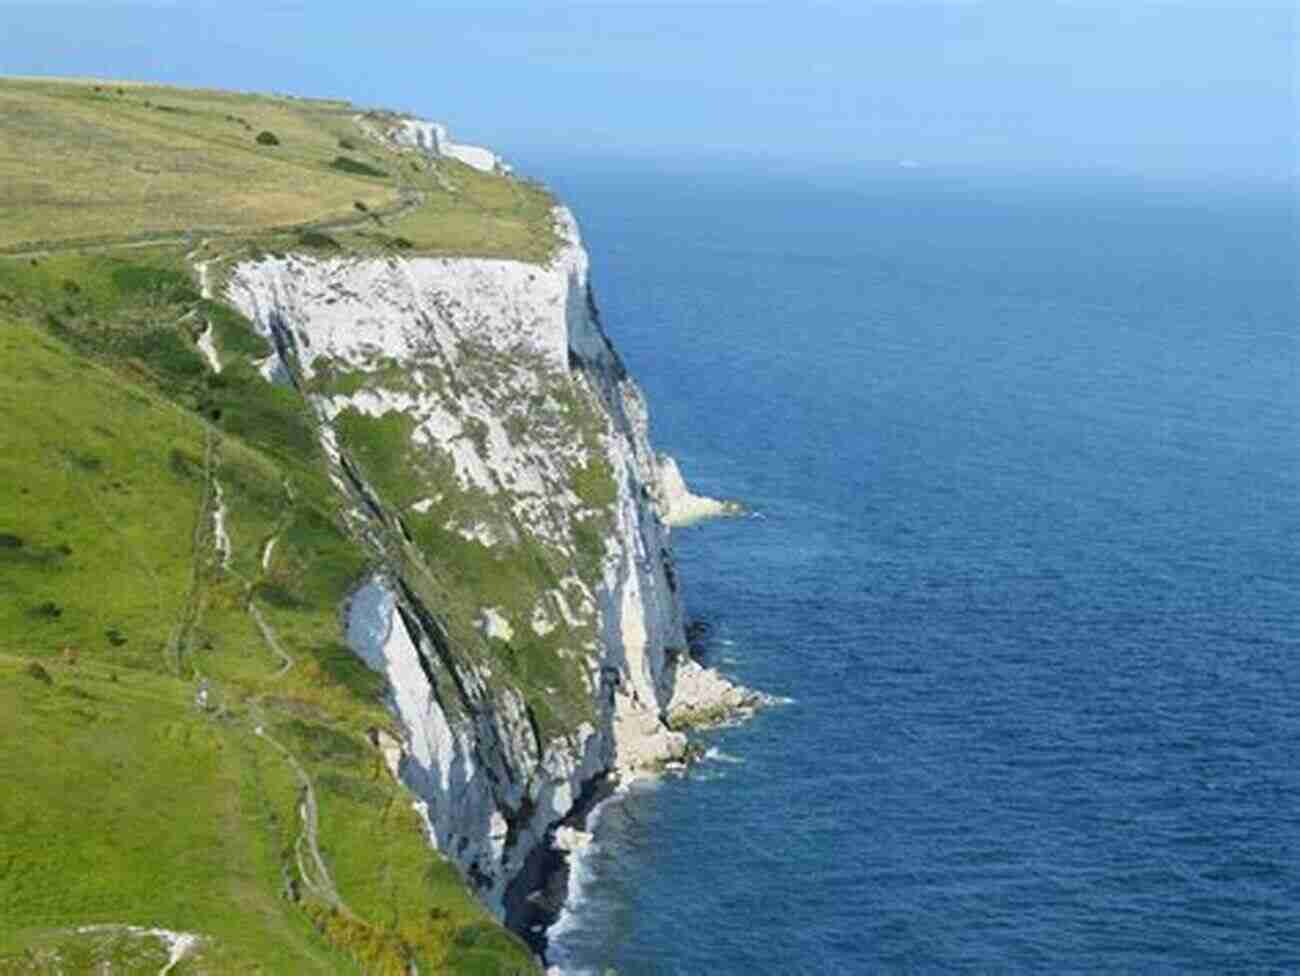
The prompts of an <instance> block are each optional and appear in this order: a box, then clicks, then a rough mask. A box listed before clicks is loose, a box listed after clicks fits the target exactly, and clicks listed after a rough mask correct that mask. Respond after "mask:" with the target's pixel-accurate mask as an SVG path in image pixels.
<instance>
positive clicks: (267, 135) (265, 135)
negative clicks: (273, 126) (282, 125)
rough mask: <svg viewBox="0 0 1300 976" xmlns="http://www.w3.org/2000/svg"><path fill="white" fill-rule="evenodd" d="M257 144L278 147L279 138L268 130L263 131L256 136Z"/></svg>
mask: <svg viewBox="0 0 1300 976" xmlns="http://www.w3.org/2000/svg"><path fill="white" fill-rule="evenodd" d="M257 144H258V145H259V146H278V145H279V144H280V137H279V136H277V135H276V134H275V133H274V132H271V131H269V130H268V129H263V130H262V131H261V132H259V133H258V134H257Z"/></svg>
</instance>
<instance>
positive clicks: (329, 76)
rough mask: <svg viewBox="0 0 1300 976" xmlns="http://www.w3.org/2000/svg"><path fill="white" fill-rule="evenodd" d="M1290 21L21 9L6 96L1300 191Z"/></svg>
mask: <svg viewBox="0 0 1300 976" xmlns="http://www.w3.org/2000/svg"><path fill="white" fill-rule="evenodd" d="M1295 41H1296V38H1295V7H1294V5H1293V4H1292V3H1288V2H1279V0H1265V2H1251V0H1244V2H1229V0H1200V2H1198V0H1182V2H1180V0H1163V2H1157V0H1071V2H1067V0H1058V2H1051V0H983V2H981V0H966V2H962V0H950V2H930V0H856V2H852V0H827V2H820V3H817V2H802V3H801V2H786V3H744V2H709V3H688V2H677V3H671V2H670V3H664V2H648V3H633V2H621V0H602V2H591V3H581V4H579V3H559V2H555V0H495V2H486V3H476V4H458V5H453V4H432V3H418V2H417V3H390V4H381V3H375V2H357V0H348V2H336V0H313V2H305V0H259V2H250V0H221V2H215V0H189V2H181V0H153V2H142V0H99V2H92V0H44V2H41V3H31V2H26V0H24V2H13V0H0V72H3V73H11V74H77V75H90V74H93V75H99V76H106V77H126V78H138V79H148V80H161V81H168V82H175V83H181V84H198V85H210V86H217V87H233V88H248V89H257V90H274V91H287V92H293V93H298V94H312V95H337V96H342V97H347V98H350V99H352V100H354V101H357V102H359V103H362V104H366V105H383V106H387V107H392V108H401V109H405V110H409V111H413V112H416V113H419V114H423V115H427V116H430V117H434V118H438V119H442V120H445V121H447V122H449V123H450V124H451V125H452V127H453V128H454V130H455V131H456V132H457V133H458V134H459V135H460V136H462V137H464V138H465V139H467V140H480V141H483V142H486V143H488V144H491V145H493V146H495V147H498V148H500V149H501V150H502V151H503V152H504V153H505V154H506V155H508V156H510V155H514V156H517V157H518V156H528V155H538V156H549V157H555V156H559V155H583V156H594V155H612V156H634V157H658V158H670V157H671V158H676V159H678V160H680V161H685V162H692V161H698V162H701V163H703V162H709V161H714V162H716V161H725V160H728V159H737V158H739V159H745V160H757V161H760V162H765V163H767V164H770V165H778V166H780V165H794V166H802V165H813V164H816V165H820V166H829V165H838V166H845V165H847V166H853V165H860V164H868V165H871V164H881V163H883V164H887V165H903V166H906V167H908V168H926V167H946V166H961V167H969V166H978V167H991V168H1011V169H1017V170H1024V169H1031V170H1041V171H1045V172H1058V173H1068V172H1077V171H1079V170H1085V171H1100V172H1119V173H1131V174H1139V175H1142V176H1145V177H1150V178H1156V179H1162V178H1191V179H1194V180H1197V181H1206V180H1208V181H1213V182H1224V183H1230V184H1234V185H1241V184H1251V183H1256V182H1269V183H1277V182H1279V181H1283V180H1288V179H1292V178H1293V177H1294V174H1295V168H1296V155H1295V148H1296V143H1295V127H1296V114H1297V113H1296V105H1295V100H1296V88H1295V79H1294V70H1295V55H1296V50H1295V47H1296V44H1295Z"/></svg>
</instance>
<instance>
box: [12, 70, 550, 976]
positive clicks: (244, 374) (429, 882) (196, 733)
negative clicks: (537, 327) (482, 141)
mask: <svg viewBox="0 0 1300 976" xmlns="http://www.w3.org/2000/svg"><path fill="white" fill-rule="evenodd" d="M98 87H99V88H100V90H99V91H96V90H95V88H96V83H92V82H84V83H83V82H77V83H73V82H67V83H52V82H16V81H3V82H0V129H3V130H4V134H3V136H0V145H2V146H4V147H5V148H4V150H3V151H0V157H2V158H0V228H2V229H0V234H4V235H7V237H6V238H5V243H6V244H10V245H15V246H16V245H17V244H19V243H20V242H22V241H30V240H32V239H33V238H34V237H35V236H40V237H43V238H45V239H46V240H50V241H51V243H50V244H48V245H46V246H42V247H41V248H40V249H39V250H38V251H35V252H33V251H31V250H26V251H25V252H24V253H23V254H21V256H20V255H17V254H11V255H9V256H0V778H2V779H3V782H4V789H3V790H0V974H17V973H23V974H27V973H54V972H94V971H100V969H101V968H102V966H103V965H104V964H105V963H111V964H112V966H113V969H112V971H113V972H149V973H157V972H158V971H159V970H160V969H162V968H163V966H165V965H166V963H167V958H168V955H167V953H168V950H167V946H166V944H165V943H164V942H162V941H161V940H159V939H158V938H157V937H156V936H150V935H149V934H148V933H147V932H146V931H143V930H148V929H153V928H158V929H166V930H170V931H174V932H184V933H193V934H194V935H196V936H197V937H198V939H199V941H198V942H197V943H195V945H194V947H193V948H192V949H191V950H190V952H189V954H188V955H187V956H186V958H185V959H184V960H183V961H181V962H180V963H179V964H178V965H176V966H175V967H174V968H173V969H172V970H170V971H171V972H172V973H174V974H177V976H179V974H182V973H240V974H243V973H258V972H261V973H268V974H270V973H337V972H366V973H403V974H404V973H406V972H408V971H409V966H410V964H411V963H415V964H416V965H417V966H418V967H419V971H420V972H421V973H425V974H427V973H439V972H450V973H482V974H487V973H515V972H518V973H523V972H529V973H531V972H534V971H535V968H534V966H533V963H532V962H531V959H530V957H529V955H528V953H527V950H526V949H525V948H524V946H523V945H522V943H520V942H519V941H518V940H517V939H515V938H514V937H513V936H511V935H509V934H508V933H506V932H505V930H503V929H502V928H501V927H500V926H498V925H496V923H495V922H493V921H492V920H491V919H490V918H489V917H488V916H487V914H486V913H485V912H484V911H483V909H482V908H481V907H480V906H479V905H478V903H477V902H475V901H474V900H473V899H472V898H471V897H470V895H469V894H468V893H467V891H466V890H465V888H464V886H463V885H462V883H461V881H460V879H459V877H458V875H457V874H456V872H455V870H454V869H453V868H452V867H451V866H450V865H449V864H448V863H447V862H446V861H444V860H443V859H442V858H441V857H439V856H438V855H437V854H436V853H434V852H433V851H432V850H431V849H430V847H429V846H428V844H427V842H426V840H425V838H424V836H423V833H422V828H421V824H420V822H419V819H418V817H417V816H416V814H415V812H414V811H413V809H412V808H411V805H410V796H409V794H408V793H406V791H405V790H404V789H403V788H401V787H400V786H399V785H398V784H396V783H395V782H394V781H393V779H392V777H391V775H390V774H389V772H388V770H387V769H386V767H385V766H384V763H383V762H382V758H381V755H380V753H379V751H378V750H377V749H376V748H375V746H374V745H373V739H372V730H375V729H388V728H390V727H391V723H392V719H391V716H390V715H389V714H388V712H387V710H386V709H385V708H384V706H383V704H382V701H381V698H380V695H381V692H382V682H381V681H380V679H379V678H378V677H377V676H375V675H374V674H372V673H371V672H369V671H368V670H367V669H365V667H364V666H363V665H361V663H360V662H359V661H358V660H357V659H356V658H355V657H354V656H353V655H352V654H351V653H350V652H349V651H348V650H347V648H346V647H344V646H343V645H342V644H341V643H340V636H341V635H340V627H339V609H340V606H341V604H342V602H343V600H344V598H345V597H346V594H347V593H348V592H349V590H350V589H351V587H353V586H354V585H355V583H356V582H357V580H358V579H359V578H360V577H361V576H362V575H363V574H364V573H365V571H366V570H367V566H368V557H367V555H366V551H365V549H364V548H363V547H362V546H360V545H358V544H357V543H356V542H355V541H354V540H352V539H351V538H349V536H348V534H347V532H346V531H345V529H344V528H343V526H344V520H343V518H342V517H341V513H340V510H339V508H340V504H341V501H340V498H339V496H338V495H337V493H336V492H335V490H334V488H333V487H332V485H331V484H330V482H329V479H328V475H327V472H326V468H325V463H324V459H323V457H322V456H321V455H320V452H319V448H318V444H317V437H316V431H315V430H314V427H313V420H312V418H311V417H310V415H309V414H308V412H307V411H306V410H305V409H304V407H303V405H302V402H301V400H300V399H299V398H298V397H297V395H296V394H294V393H293V392H292V391H289V390H286V389H285V388H282V387H276V386H272V385H270V384H267V383H265V382H264V381H262V380H261V378H260V377H258V376H257V374H256V372H255V371H254V368H253V366H252V361H253V360H254V359H255V358H257V357H259V356H261V355H264V354H265V353H266V351H267V350H266V348H265V344H264V341H263V340H262V339H260V338H259V337H258V336H256V335H255V334H254V333H253V332H252V331H251V329H250V328H249V326H248V325H247V323H245V322H243V321H242V320H241V319H240V318H239V317H238V316H237V315H235V314H234V313H233V312H231V311H230V310H229V309H226V308H224V307H222V306H219V305H216V304H215V303H212V302H209V301H207V300H205V299H203V298H202V297H201V296H200V295H199V293H198V290H197V288H196V284H195V282H194V280H193V273H192V270H191V269H190V268H189V267H188V265H187V263H186V257H185V250H184V247H183V246H182V245H181V243H180V242H178V241H172V240H170V239H169V238H168V236H167V235H168V234H172V233H174V232H176V231H178V230H184V229H185V228H186V224H187V222H189V221H195V222H203V223H210V224H211V225H212V226H214V227H217V226H222V227H225V228H227V230H226V231H224V232H223V236H221V237H220V240H221V242H222V245H223V247H250V248H251V247H255V246H267V243H268V242H275V241H277V240H280V241H285V242H289V244H292V242H293V241H294V240H295V239H296V237H297V236H300V235H299V234H297V233H296V232H291V233H285V234H280V235H279V236H278V237H277V236H276V232H274V231H272V230H268V227H269V226H270V225H272V224H274V223H276V222H285V221H288V222H293V221H300V220H318V219H320V218H321V217H323V216H328V215H329V214H330V213H331V211H332V210H334V209H338V210H346V209H347V208H348V207H351V206H352V204H351V201H352V200H353V199H362V198H363V195H364V194H367V193H369V194H372V196H370V197H366V198H365V199H371V200H374V201H375V202H376V206H380V205H383V204H384V201H396V200H398V198H399V195H400V194H402V193H407V192H408V188H407V184H405V183H404V184H402V185H399V184H398V182H397V180H396V178H395V177H391V176H390V177H385V178H379V177H367V176H363V175H355V174H348V173H341V172H339V171H331V170H330V168H329V167H328V165H326V164H323V163H322V162H321V160H322V159H326V162H328V159H332V158H334V156H336V155H338V154H339V149H338V140H339V139H340V138H347V139H350V140H351V139H353V138H356V139H359V138H360V137H359V136H355V135H354V136H346V135H341V133H344V132H347V131H348V126H349V125H350V124H351V123H350V121H349V120H350V118H351V113H352V111H353V110H351V109H349V108H347V107H346V106H343V105H341V104H339V103H316V102H297V101H293V102H290V101H286V100H278V99H258V98H253V97H249V96H238V95H223V94H219V93H185V92H176V91H171V90H162V89H152V88H143V87H133V86H121V88H122V91H121V93H119V92H118V90H117V89H118V86H116V85H113V86H109V85H105V84H103V83H99V84H98ZM146 103H152V104H146ZM159 104H165V105H167V106H170V107H171V108H183V109H185V111H171V110H170V109H160V108H159V107H158V105H159ZM226 115H231V116H234V117H236V119H241V118H242V119H245V120H246V121H247V123H248V126H249V128H245V126H244V124H243V123H242V122H239V121H236V122H229V121H228V120H226V118H225V116H226ZM24 119H25V120H26V121H25V122H24V121H23V120H24ZM263 128H265V129H268V130H274V131H276V132H277V134H278V136H279V138H280V146H278V147H270V148H266V147H258V146H257V145H256V144H255V142H254V140H253V138H252V137H253V136H255V135H256V132H257V131H261V130H262V129H263ZM250 130H251V134H250ZM19 131H21V132H22V140H18V139H16V138H11V137H12V136H13V135H14V133H17V132H19ZM355 144H357V145H360V143H359V142H357V143H355ZM79 150H81V151H79ZM277 153H278V155H277ZM92 157H93V160H94V164H95V165H94V167H93V168H88V164H87V159H88V158H92ZM327 158H328V159H327ZM356 158H366V159H370V160H372V161H373V163H374V165H375V167H376V168H381V167H384V168H387V169H388V171H390V172H395V171H396V169H397V168H398V164H399V163H401V164H404V165H407V166H408V169H410V170H411V172H412V173H413V174H414V172H415V170H414V169H412V168H411V167H410V166H409V163H410V162H411V160H409V159H408V158H406V157H405V156H402V155H401V154H397V153H393V152H390V151H389V150H386V149H383V148H382V147H379V146H377V145H375V146H373V147H372V148H368V149H367V150H366V151H365V152H364V153H362V152H360V151H358V152H357V154H356ZM219 164H220V165H219ZM141 166H144V167H154V168H158V169H160V170H163V171H165V173H166V174H167V175H166V180H159V181H155V183H154V184H153V186H152V188H148V187H146V188H145V189H143V190H141V189H140V187H139V185H138V184H131V183H130V182H129V180H130V177H129V174H131V173H134V172H138V171H139V167H141ZM222 166H226V167H227V168H225V169H222ZM421 166H423V164H421ZM462 170H464V172H462ZM233 173H238V174H242V176H243V177H245V178H243V179H242V180H241V179H240V178H237V177H235V176H233V175H232V174H233ZM96 174H97V175H96ZM420 174H421V178H427V182H426V183H425V184H422V185H421V186H420V187H418V188H417V189H418V193H419V194H421V195H420V196H419V197H418V206H413V208H412V209H411V210H410V211H409V212H408V213H407V214H406V216H405V217H403V218H402V219H403V220H406V221H407V223H404V224H401V229H402V230H403V233H407V234H412V235H416V236H417V237H420V235H425V236H423V237H420V239H421V241H422V242H423V246H424V247H426V248H427V249H428V250H431V251H437V250H439V249H443V248H446V249H449V250H451V251H453V252H454V251H456V250H457V249H459V248H460V247H462V246H466V247H468V245H466V244H465V242H466V241H474V242H477V245H478V246H480V249H481V252H482V253H496V254H500V255H510V256H516V257H518V256H524V255H525V253H526V252H527V248H526V247H525V246H524V243H523V242H530V243H529V246H533V245H537V242H538V241H540V240H541V238H540V237H537V236H536V234H537V233H538V232H539V231H538V228H539V227H540V226H541V225H540V224H538V223H537V222H536V214H535V213H533V211H532V210H530V209H529V208H530V207H532V208H536V207H539V206H540V201H541V200H544V199H545V197H544V194H541V193H540V191H538V190H535V189H534V188H531V187H525V186H523V185H522V184H517V183H514V182H513V181H510V180H507V179H506V178H504V177H500V176H489V175H484V174H472V173H471V171H468V170H465V168H464V167H456V166H450V165H447V166H444V164H441V163H439V164H437V166H436V167H434V168H432V169H430V168H422V169H421V170H420ZM158 175H162V174H158ZM305 176H306V177H309V178H304V177H305ZM167 180H174V181H175V182H173V183H170V184H167V185H169V186H170V187H171V189H169V190H167V191H166V192H165V193H164V192H163V190H162V189H160V188H161V187H162V186H163V185H164V184H165V183H166V181H167ZM118 181H122V183H121V185H122V186H126V187H127V189H124V190H123V191H122V192H121V193H120V194H119V193H118V192H117V190H116V189H115V186H117V185H118ZM41 183H44V184H49V186H48V187H47V188H46V189H38V188H37V185H38V184H41ZM435 183H436V184H438V189H437V191H436V192H435V191H434V189H432V188H431V187H432V185H433V184H435ZM443 184H445V185H446V186H450V187H452V189H447V188H446V186H443ZM137 191H138V192H137ZM131 193H136V194H137V195H136V196H134V197H133V196H131V195H130V194H131ZM411 199H416V198H415V197H411ZM164 200H166V201H168V202H167V203H165V204H164V203H163V202H162V201H164ZM511 201H513V202H511ZM521 201H524V202H521ZM439 207H441V208H443V209H442V210H439V209H438V208H439ZM470 213H475V214H478V217H477V218H475V219H473V220H471V219H470V217H469V216H468V215H469V214H470ZM439 214H443V215H444V216H445V215H446V214H452V215H456V214H459V215H460V217H459V218H457V219H460V220H462V221H463V222H464V226H463V227H459V228H458V227H457V224H456V220H454V219H451V218H447V219H446V220H443V219H441V218H439V217H438V215H439ZM350 219H351V218H350ZM530 221H531V222H530ZM444 224H446V225H447V226H448V227H450V228H451V229H450V230H448V231H447V232H446V233H443V232H442V230H441V229H440V228H442V227H443V226H444ZM512 228H513V230H512ZM394 229H395V228H392V227H388V226H386V225H380V224H378V223H377V222H376V221H375V220H373V219H372V218H369V217H366V218H364V222H363V223H362V224H359V225H356V226H349V227H342V228H337V229H335V230H333V231H331V232H330V233H331V235H332V236H334V239H335V241H336V242H337V247H339V248H340V249H343V248H350V249H356V250H365V249H368V248H375V247H387V246H390V245H389V244H386V243H385V241H384V240H383V239H381V238H380V237H377V236H376V235H380V234H390V233H392V232H393V231H394ZM121 232H125V233H121ZM546 232H547V233H549V229H548V230H547V231H546ZM64 233H66V234H70V235H76V236H78V237H82V238H85V237H92V236H101V234H102V239H101V240H100V246H97V247H95V248H86V247H84V246H82V247H79V246H77V245H76V244H75V242H71V241H69V240H68V239H66V238H65V239H62V240H58V241H55V240H52V238H53V237H54V236H55V235H58V234H64ZM137 233H147V234H151V235H154V239H153V240H152V241H150V242H149V243H148V244H147V246H145V245H141V244H139V243H137V244H135V245H133V246H130V247H125V246H120V245H121V244H122V243H123V239H124V238H125V237H126V236H127V235H134V234H137ZM318 233H323V232H319V231H318ZM114 234H118V235H119V236H117V237H113V235H114ZM512 234H514V236H512ZM227 235H228V236H227ZM475 235H477V236H475ZM530 235H531V236H530ZM318 243H319V242H318ZM325 246H330V247H334V246H335V245H334V244H331V245H325ZM537 246H538V247H540V245H537ZM547 246H549V245H547ZM207 321H211V322H212V324H213V328H214V331H215V333H216V336H217V345H218V347H219V349H220V354H221V358H222V361H223V365H224V369H223V371H222V372H221V373H220V374H214V373H212V372H211V371H210V370H208V369H207V367H206V366H205V364H204V362H203V359H202V357H201V355H200V354H199V352H198V351H197V350H196V348H195V344H194V341H193V340H194V337H195V335H196V333H197V330H198V329H199V328H200V327H201V324H202V323H204V322H207ZM219 507H220V508H221V509H222V510H223V511H224V512H225V526H224V527H225V530H226V535H227V536H228V540H229V550H228V551H226V550H225V548H224V546H225V543H224V541H223V540H222V539H221V537H220V536H219V534H218V532H217V530H216V523H215V521H214V512H215V511H216V510H217V509H218V508H219ZM200 689H206V700H205V701H203V702H200V701H199V695H198V693H199V691H200Z"/></svg>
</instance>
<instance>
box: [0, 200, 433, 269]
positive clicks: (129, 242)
mask: <svg viewBox="0 0 1300 976" xmlns="http://www.w3.org/2000/svg"><path fill="white" fill-rule="evenodd" d="M424 199H425V196H424V193H423V192H421V191H418V190H417V191H409V190H403V191H402V192H401V195H400V196H399V197H398V199H397V201H396V202H395V203H393V204H392V205H390V206H387V207H375V208H372V209H371V210H370V211H369V212H368V213H365V214H362V215H360V216H352V215H348V216H346V217H334V218H328V219H325V220H317V221H307V222H304V223H300V224H285V225H282V226H276V227H249V228H245V229H242V230H217V229H215V228H204V229H203V230H202V231H181V230H178V231H164V232H162V233H153V234H134V235H130V236H123V237H100V238H69V239H66V240H62V241H50V242H44V243H39V244H15V245H11V246H8V247H2V248H0V259H3V258H39V257H47V256H49V255H51V254H63V253H66V252H68V251H117V250H130V249H133V248H144V247H158V246H160V245H166V244H192V243H193V241H194V238H195V235H196V233H201V234H202V236H203V238H204V239H205V240H218V239H225V240H230V239H239V238H255V237H260V236H262V235H267V234H270V235H278V234H294V233H298V232H300V231H313V230H314V231H318V232H321V233H324V232H328V231H334V230H349V229H351V228H354V227H363V226H369V225H370V224H371V223H373V222H374V221H375V219H376V218H378V219H380V220H388V219H390V218H393V217H401V216H403V215H405V214H407V213H409V212H410V211H412V210H415V209H417V208H418V207H420V206H422V205H423V204H424Z"/></svg>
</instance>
